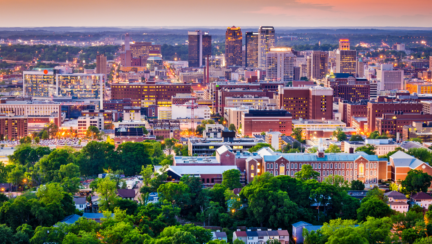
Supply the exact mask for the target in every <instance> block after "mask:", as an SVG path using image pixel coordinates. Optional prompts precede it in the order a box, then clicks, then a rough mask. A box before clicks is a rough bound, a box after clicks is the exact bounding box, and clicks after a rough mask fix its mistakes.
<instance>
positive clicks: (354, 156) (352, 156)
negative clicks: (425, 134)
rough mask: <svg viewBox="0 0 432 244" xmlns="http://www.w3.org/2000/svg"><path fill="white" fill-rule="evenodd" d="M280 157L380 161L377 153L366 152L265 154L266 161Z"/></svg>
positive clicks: (309, 160)
mask: <svg viewBox="0 0 432 244" xmlns="http://www.w3.org/2000/svg"><path fill="white" fill-rule="evenodd" d="M280 157H283V158H285V159H286V160H288V161H290V162H296V161H300V162H311V161H317V162H322V161H324V162H326V161H354V160H356V159H358V158H360V157H363V158H365V159H366V160H368V161H379V159H378V156H377V155H365V154H359V153H355V154H348V153H326V154H325V155H324V157H323V158H319V157H318V156H317V155H316V154H311V153H285V154H280V155H268V156H267V155H265V156H264V161H266V162H274V161H276V160H277V159H279V158H280Z"/></svg>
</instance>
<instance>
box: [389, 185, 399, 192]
mask: <svg viewBox="0 0 432 244" xmlns="http://www.w3.org/2000/svg"><path fill="white" fill-rule="evenodd" d="M389 190H390V191H399V186H398V185H397V184H396V183H390V185H389Z"/></svg>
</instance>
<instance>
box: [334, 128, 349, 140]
mask: <svg viewBox="0 0 432 244" xmlns="http://www.w3.org/2000/svg"><path fill="white" fill-rule="evenodd" d="M333 136H334V137H336V138H337V140H338V141H345V140H346V139H347V135H346V134H345V132H343V130H342V128H340V127H338V128H337V129H336V130H335V131H333Z"/></svg>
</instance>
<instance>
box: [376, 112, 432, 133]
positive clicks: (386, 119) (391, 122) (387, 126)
mask: <svg viewBox="0 0 432 244" xmlns="http://www.w3.org/2000/svg"><path fill="white" fill-rule="evenodd" d="M415 121H419V122H424V123H428V122H432V114H423V112H419V113H404V112H401V111H395V112H394V113H386V114H383V115H382V116H381V117H379V118H375V130H377V131H378V132H379V133H380V134H383V133H387V134H391V135H397V133H399V135H400V136H402V130H403V127H404V126H405V125H410V124H411V123H412V122H415Z"/></svg>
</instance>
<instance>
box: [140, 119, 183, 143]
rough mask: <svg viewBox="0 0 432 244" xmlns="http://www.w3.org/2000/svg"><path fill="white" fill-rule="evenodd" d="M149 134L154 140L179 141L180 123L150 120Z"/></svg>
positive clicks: (172, 120) (176, 121)
mask: <svg viewBox="0 0 432 244" xmlns="http://www.w3.org/2000/svg"><path fill="white" fill-rule="evenodd" d="M148 123H149V125H150V128H151V132H152V133H153V135H154V136H156V139H160V140H162V139H165V138H174V139H177V140H180V121H179V120H175V119H171V120H158V119H152V120H149V121H148Z"/></svg>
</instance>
